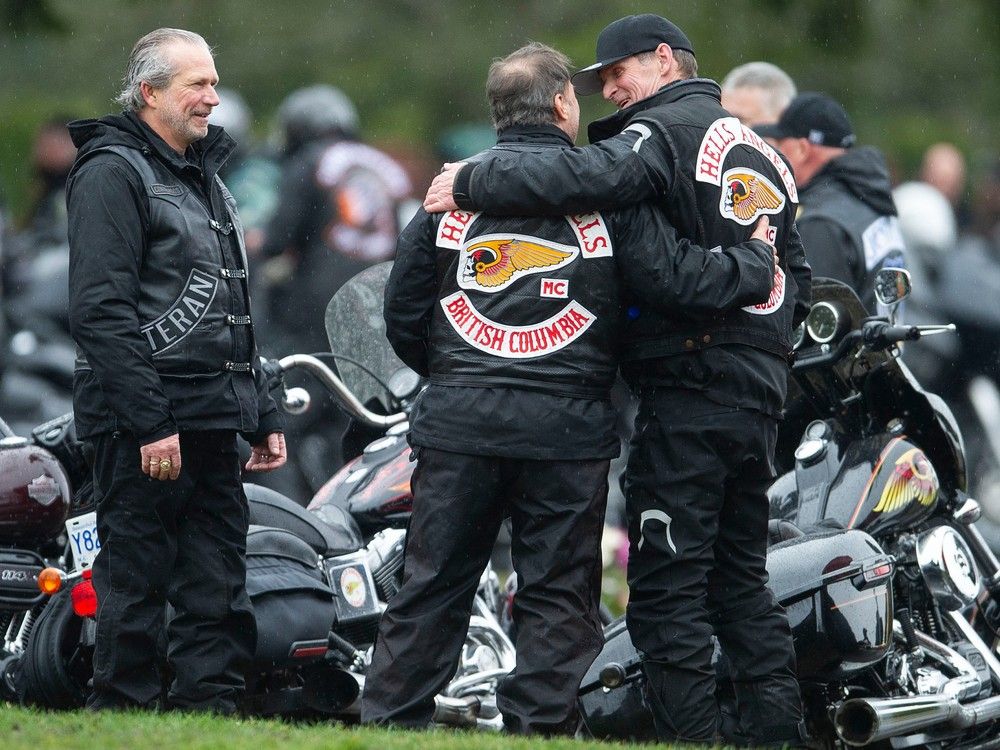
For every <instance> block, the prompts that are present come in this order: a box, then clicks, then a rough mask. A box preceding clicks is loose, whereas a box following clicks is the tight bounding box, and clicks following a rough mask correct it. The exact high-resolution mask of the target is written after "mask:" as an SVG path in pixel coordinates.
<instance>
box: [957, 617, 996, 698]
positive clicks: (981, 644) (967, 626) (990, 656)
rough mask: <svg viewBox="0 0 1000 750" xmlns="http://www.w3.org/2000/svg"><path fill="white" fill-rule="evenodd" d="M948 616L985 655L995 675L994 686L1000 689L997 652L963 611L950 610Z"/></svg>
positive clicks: (982, 654)
mask: <svg viewBox="0 0 1000 750" xmlns="http://www.w3.org/2000/svg"><path fill="white" fill-rule="evenodd" d="M948 616H949V617H950V618H951V620H952V622H953V623H955V627H957V628H958V631H959V632H960V633H961V634H962V637H963V638H965V640H967V641H968V642H969V643H971V644H972V645H973V646H975V648H976V651H978V652H979V654H980V655H981V656H982V657H983V659H984V660H985V661H986V665H987V666H988V667H989V668H990V674H991V675H993V687H994V688H995V689H997V690H1000V660H998V659H997V657H996V654H994V653H993V652H992V651H991V650H990V647H989V646H987V645H986V642H985V641H983V639H982V638H980V637H979V633H977V632H976V629H975V628H974V627H972V623H970V622H969V621H968V620H966V619H965V618H964V617H963V616H962V613H961V612H949V613H948Z"/></svg>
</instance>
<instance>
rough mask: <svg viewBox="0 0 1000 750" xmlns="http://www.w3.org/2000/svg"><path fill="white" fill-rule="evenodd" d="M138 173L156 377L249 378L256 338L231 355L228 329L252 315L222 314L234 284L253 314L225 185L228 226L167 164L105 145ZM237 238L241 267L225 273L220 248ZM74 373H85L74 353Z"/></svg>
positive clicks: (143, 277)
mask: <svg viewBox="0 0 1000 750" xmlns="http://www.w3.org/2000/svg"><path fill="white" fill-rule="evenodd" d="M101 151H110V152H112V153H115V154H117V155H119V156H120V157H122V158H123V159H125V160H126V161H127V162H128V163H129V164H130V165H131V166H132V168H133V169H135V171H136V172H137V173H138V175H139V177H140V179H141V180H142V183H143V185H144V187H145V190H146V197H147V199H148V206H149V241H148V243H147V246H146V248H145V252H144V254H143V257H142V260H141V264H140V266H139V303H138V313H139V321H140V330H141V333H142V334H143V336H144V338H145V339H146V341H147V343H148V344H149V347H150V350H151V352H152V359H153V364H154V365H155V367H156V370H157V372H158V373H159V374H160V375H161V376H166V377H171V376H180V377H190V376H197V375H215V374H218V373H220V372H227V371H229V372H234V371H235V372H249V371H250V362H249V359H250V356H251V353H252V351H253V337H252V334H251V336H250V337H249V342H250V347H249V349H248V350H247V351H235V350H234V349H235V347H234V336H233V331H232V328H233V326H250V317H249V315H234V314H232V313H231V312H230V311H229V310H228V309H227V304H226V298H228V297H229V294H228V292H229V291H230V290H228V289H225V286H226V285H231V284H239V285H240V288H241V291H242V294H243V296H244V302H245V304H244V305H243V306H242V307H243V309H244V310H249V309H250V300H249V295H248V293H247V285H246V273H247V272H246V268H247V262H246V249H245V246H244V243H243V227H242V225H241V223H240V220H239V214H238V213H237V211H236V202H235V200H234V199H233V196H232V194H231V193H230V192H229V190H228V189H226V187H225V185H224V184H223V183H222V180H221V179H219V178H218V177H216V178H215V179H216V181H217V185H218V187H219V189H220V191H221V194H222V197H223V199H224V201H225V204H226V205H225V221H222V220H217V219H216V218H214V217H213V216H212V214H211V212H210V211H209V209H208V207H207V206H206V205H205V203H204V202H203V201H202V200H201V199H200V198H199V197H198V196H197V195H195V194H194V193H193V192H192V190H191V189H190V187H189V186H188V185H187V184H186V183H185V182H184V181H183V180H182V179H181V178H180V177H178V176H177V175H176V174H175V173H174V172H172V171H171V170H170V169H169V168H168V167H167V166H166V165H164V164H162V163H161V162H160V161H159V160H157V159H152V158H147V156H146V154H145V153H144V152H143V151H141V150H139V149H135V148H131V147H128V146H106V147H103V148H98V149H95V150H94V151H93V152H91V154H96V153H100V152H101ZM233 232H235V233H236V240H237V243H238V246H239V250H240V259H241V261H242V266H241V267H238V268H231V267H226V265H225V259H226V257H227V252H226V247H225V245H226V244H227V243H229V242H230V237H229V235H230V234H231V233H233ZM76 366H77V368H78V369H80V368H87V363H86V359H85V358H84V356H83V354H82V353H80V352H79V350H78V353H77V365H76Z"/></svg>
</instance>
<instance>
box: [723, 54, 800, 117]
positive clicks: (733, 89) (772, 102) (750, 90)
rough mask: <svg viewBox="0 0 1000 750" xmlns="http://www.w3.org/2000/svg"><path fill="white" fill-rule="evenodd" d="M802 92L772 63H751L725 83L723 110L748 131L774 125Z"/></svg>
mask: <svg viewBox="0 0 1000 750" xmlns="http://www.w3.org/2000/svg"><path fill="white" fill-rule="evenodd" d="M797 93H798V91H797V90H796V88H795V82H794V81H792V79H791V77H790V76H789V75H788V74H787V73H786V72H785V71H783V70H782V69H781V68H779V67H778V66H777V65H773V64H771V63H769V62H749V63H746V64H745V65H740V66H738V67H736V68H733V69H732V70H731V71H729V74H728V75H727V76H726V77H725V78H723V79H722V106H723V107H725V108H726V109H727V110H729V112H730V113H731V114H733V115H734V116H736V117H738V118H739V120H740V122H742V123H743V124H744V125H747V126H748V127H751V128H755V127H757V126H758V125H771V124H773V123H775V122H777V121H778V118H779V117H781V113H782V112H783V111H784V110H785V107H787V106H788V104H789V102H791V101H792V99H794V98H795V95H796V94H797Z"/></svg>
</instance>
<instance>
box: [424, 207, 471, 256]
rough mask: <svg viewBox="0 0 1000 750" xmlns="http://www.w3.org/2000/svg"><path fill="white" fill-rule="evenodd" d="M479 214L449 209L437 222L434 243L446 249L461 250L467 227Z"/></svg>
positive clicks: (467, 230)
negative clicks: (438, 222)
mask: <svg viewBox="0 0 1000 750" xmlns="http://www.w3.org/2000/svg"><path fill="white" fill-rule="evenodd" d="M479 216H480V214H479V213H470V212H469V211H461V210H459V211H449V212H448V213H446V214H445V215H444V216H443V217H441V223H440V224H438V231H437V238H436V240H435V244H436V245H437V246H438V247H443V248H446V249H448V250H461V249H462V245H464V244H465V235H466V234H468V233H469V227H471V226H472V222H474V221H475V220H476V219H477V218H479Z"/></svg>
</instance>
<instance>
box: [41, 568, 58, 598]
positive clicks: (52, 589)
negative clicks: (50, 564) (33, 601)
mask: <svg viewBox="0 0 1000 750" xmlns="http://www.w3.org/2000/svg"><path fill="white" fill-rule="evenodd" d="M62 585H63V574H62V571H61V570H59V569H58V568H45V569H44V570H43V571H42V572H41V573H39V574H38V590H39V591H41V592H42V593H43V594H47V595H48V596H52V595H53V594H55V593H58V592H59V589H61V588H62Z"/></svg>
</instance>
